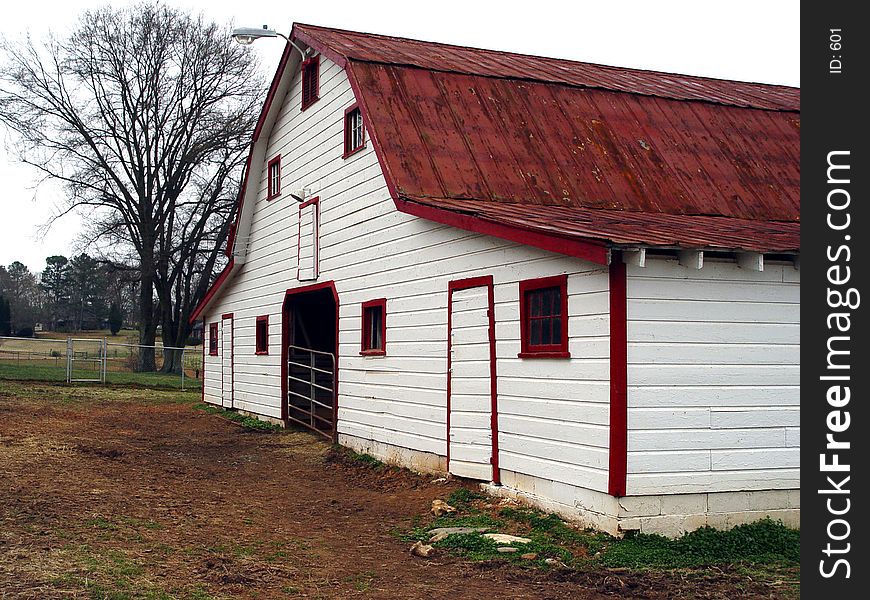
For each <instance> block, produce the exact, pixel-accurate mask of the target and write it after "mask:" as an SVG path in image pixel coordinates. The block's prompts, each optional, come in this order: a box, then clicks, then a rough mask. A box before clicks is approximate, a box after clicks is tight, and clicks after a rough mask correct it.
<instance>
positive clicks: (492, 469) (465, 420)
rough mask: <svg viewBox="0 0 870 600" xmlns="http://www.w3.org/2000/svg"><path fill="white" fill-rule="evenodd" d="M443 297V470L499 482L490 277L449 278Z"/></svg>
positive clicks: (493, 330) (493, 328)
mask: <svg viewBox="0 0 870 600" xmlns="http://www.w3.org/2000/svg"><path fill="white" fill-rule="evenodd" d="M448 294H449V295H448V300H447V313H448V314H447V329H448V332H447V335H448V353H447V468H448V470H449V471H450V473H452V474H454V475H459V476H460V477H469V478H472V479H481V480H484V481H493V482H494V483H499V473H498V410H497V405H496V398H497V394H496V372H495V313H494V306H493V289H492V277H491V276H490V277H475V278H472V279H463V280H459V281H452V282H450V284H449V288H448Z"/></svg>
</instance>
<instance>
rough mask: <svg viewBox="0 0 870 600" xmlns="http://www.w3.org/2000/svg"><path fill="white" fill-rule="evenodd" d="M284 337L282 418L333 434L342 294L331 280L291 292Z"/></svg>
mask: <svg viewBox="0 0 870 600" xmlns="http://www.w3.org/2000/svg"><path fill="white" fill-rule="evenodd" d="M282 339H283V347H282V355H283V356H282V359H283V366H282V369H283V381H282V391H283V397H284V402H283V404H284V405H283V407H282V411H281V413H282V417H283V418H284V419H287V420H288V421H291V422H293V423H296V424H299V425H303V426H305V427H308V428H309V429H312V430H314V431H316V432H317V433H320V434H322V435H324V436H326V437H329V438H331V439H334V438H335V434H336V431H335V425H336V413H337V409H338V295H337V294H336V292H335V287H334V286H333V285H332V283H331V282H329V283H323V284H314V285H309V286H304V287H301V288H296V289H292V290H288V291H287V295H286V296H285V298H284V311H283V334H282Z"/></svg>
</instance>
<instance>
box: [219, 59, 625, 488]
mask: <svg viewBox="0 0 870 600" xmlns="http://www.w3.org/2000/svg"><path fill="white" fill-rule="evenodd" d="M320 89H321V99H320V100H319V101H318V102H316V103H315V104H313V105H312V106H311V107H310V108H309V109H307V110H306V111H304V112H300V111H299V102H300V82H299V75H298V73H297V74H296V76H295V80H294V82H293V85H292V86H291V89H290V92H289V93H288V97H287V99H286V101H285V104H284V106H283V107H282V109H281V112H280V115H279V116H278V119H277V121H276V125H275V127H274V129H273V131H272V132H271V135H270V139H269V147H268V149H267V151H266V153H265V155H266V157H267V158H266V160H268V158H269V157H272V156H275V155H276V154H278V153H280V154H281V155H282V186H281V187H282V190H285V193H284V194H282V196H280V197H279V198H277V199H275V200H271V201H266V200H265V197H266V193H267V179H266V176H267V173H266V162H265V161H264V163H263V165H261V167H262V168H261V172H260V173H259V182H258V185H259V195H258V200H257V204H256V206H255V209H254V214H253V218H252V227H251V231H250V242H249V248H250V249H249V251H248V255H247V260H246V262H245V264H244V265H243V267H242V268H241V270H240V272H239V273H238V275H237V276H236V277H235V278H234V279H233V280H232V281H231V282H229V283H228V284H227V286H226V288H225V289H224V290H223V291H222V292H221V295H220V297H219V299H218V300H217V301H216V303H215V304H214V306H213V307H212V308H211V309H210V311H209V312H210V314H209V315H208V317H207V321H211V320H213V319H215V318H217V319H219V318H220V314H221V313H224V312H233V313H234V315H235V323H234V324H235V370H236V375H235V405H236V407H238V408H241V409H244V410H249V411H252V412H256V413H259V414H264V415H268V416H273V417H277V416H279V415H280V402H281V399H280V381H279V377H280V354H281V352H280V348H279V347H278V346H277V345H276V344H277V343H278V340H280V335H281V318H282V317H281V304H282V302H283V299H284V293H285V291H286V290H287V289H288V288H291V287H294V286H297V285H301V283H298V282H297V280H296V278H297V273H296V268H297V261H298V257H297V252H296V249H297V232H298V205H297V204H296V202H294V201H293V200H292V199H290V198H289V197H288V195H287V193H286V190H296V189H301V188H303V187H304V188H309V189H310V190H311V195H312V196H319V197H320V262H319V264H320V277H319V281H329V280H333V281H334V282H335V285H336V288H337V291H338V294H339V300H340V309H339V317H340V320H339V328H340V331H339V354H340V359H339V372H340V384H339V390H340V397H339V425H338V430H339V432H341V433H344V434H348V435H352V436H357V437H361V438H364V439H370V440H374V441H377V442H383V443H386V444H392V445H395V446H401V447H405V448H409V449H412V450H419V451H423V452H432V453H436V454H439V455H442V456H444V455H445V454H446V434H447V431H446V430H447V427H446V418H447V414H446V393H447V391H446V384H447V286H448V282H449V281H451V280H454V279H461V278H464V277H473V276H479V275H492V276H493V278H494V282H495V286H494V294H495V319H496V356H497V370H498V375H499V381H498V385H499V397H498V402H499V427H500V430H501V433H500V436H499V446H500V461H501V466H502V467H503V468H505V469H510V470H512V471H515V472H518V473H526V474H529V475H536V476H540V477H545V478H549V479H554V480H556V481H560V482H563V483H567V484H572V485H577V486H581V487H586V488H591V489H596V490H600V491H603V490H606V486H607V470H606V469H607V460H606V457H607V445H608V435H607V425H608V414H609V413H608V402H609V388H608V362H607V361H608V353H609V337H608V336H609V320H608V314H607V313H608V292H607V281H608V278H607V270H606V268H603V267H599V266H595V265H592V264H590V263H586V262H584V261H580V260H577V259H572V258H569V257H565V256H560V255H556V254H552V253H549V252H545V251H543V250H538V249H535V248H529V247H526V246H522V245H519V244H514V243H511V242H506V241H504V240H499V239H496V238H492V237H487V236H482V235H477V234H472V233H468V232H465V231H462V230H458V229H454V228H451V227H447V226H444V225H439V224H436V223H432V222H428V221H424V220H421V219H417V218H415V217H411V216H409V215H406V214H402V213H399V212H398V211H396V210H395V207H394V205H393V202H392V200H391V199H390V197H389V193H388V190H387V188H386V182H385V181H384V178H383V176H382V174H381V170H380V167H379V165H378V161H377V158H376V157H375V154H374V152H373V150H372V147H371V143H370V142H369V143H368V146H367V147H366V148H365V149H364V150H363V151H361V152H359V153H357V154H355V155H353V156H352V157H350V158H348V159H347V160H344V159H342V158H341V156H342V151H343V117H344V109H345V108H346V107H347V106H349V105H350V104H352V103H353V101H354V99H353V93H352V90H351V88H350V85H349V84H348V82H347V79H346V77H345V75H344V73H343V72H342V71H341V69H339V68H338V67H337V66H336V65H334V64H333V63H332V62H330V61H329V60H327V59H325V58H322V59H321V82H320ZM253 175H254V174H253V173H252V178H253V180H254V181H256V179H257V178H255V177H253ZM562 273H567V274H568V295H569V299H568V310H569V349H570V351H571V353H572V357H571V359H558V360H557V359H543V360H542V359H538V360H534V359H519V358H517V353H518V352H519V350H520V329H519V320H518V319H519V303H518V293H519V290H518V282H519V281H520V280H522V279H530V278H537V277H545V276H550V275H557V274H562ZM382 297H386V298H387V299H388V304H387V307H388V311H387V315H386V326H387V338H386V339H387V356H384V357H363V356H360V355H359V348H360V329H361V323H360V315H361V307H360V304H361V303H362V302H364V301H367V300H372V299H375V298H382ZM264 314H268V315H269V328H270V348H269V355H268V356H257V355H255V348H254V343H255V338H254V327H255V321H256V317H257V316H258V315H264ZM214 358H215V357H206V359H207V360H206V363H207V366H206V373H207V375H206V376H207V378H209V377H212V378H213V376H214V374H215V371H214V366H213V364H212V363H213V362H214V361H213V359H214ZM210 386H211V382H210V381H207V382H206V390H207V391H208V390H210V389H211V387H210Z"/></svg>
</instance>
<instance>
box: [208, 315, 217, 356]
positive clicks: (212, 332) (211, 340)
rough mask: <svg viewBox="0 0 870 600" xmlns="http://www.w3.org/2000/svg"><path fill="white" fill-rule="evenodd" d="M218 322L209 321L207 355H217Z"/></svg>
mask: <svg viewBox="0 0 870 600" xmlns="http://www.w3.org/2000/svg"><path fill="white" fill-rule="evenodd" d="M217 335H218V324H217V323H216V322H215V323H209V324H208V355H209V356H217V355H218V338H217Z"/></svg>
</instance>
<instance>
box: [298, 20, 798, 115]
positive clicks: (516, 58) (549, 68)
mask: <svg viewBox="0 0 870 600" xmlns="http://www.w3.org/2000/svg"><path fill="white" fill-rule="evenodd" d="M293 34H294V35H299V34H302V35H303V36H311V37H314V38H316V39H317V40H318V41H319V42H320V43H321V44H323V45H325V46H326V47H328V48H329V49H330V50H331V51H332V52H333V53H336V54H339V55H341V56H343V57H346V58H347V59H350V60H355V61H365V62H377V63H384V64H391V65H408V66H415V67H419V68H422V69H428V70H433V71H452V72H456V73H465V74H472V75H480V76H485V77H501V78H514V79H530V80H535V81H544V82H551V83H562V84H566V85H574V86H581V87H592V88H601V89H608V90H613V91H620V92H628V93H632V94H644V95H648V96H660V97H664V98H673V99H678V100H700V101H706V102H714V103H717V104H729V105H735V106H750V107H755V108H763V109H769V110H795V111H796V110H800V90H799V89H796V88H792V87H787V86H777V85H760V84H755V83H747V82H743V81H728V80H723V79H712V78H709V77H695V76H690V75H679V74H676V73H663V72H659V71H644V70H640V69H626V68H622V67H613V66H608V65H597V64H591V63H584V62H577V61H570V60H562V59H556V58H547V57H541V56H529V55H525V54H516V53H513V52H499V51H495V50H483V49H480V48H468V47H464V46H453V45H449V44H437V43H434V42H424V41H420V40H410V39H407V38H399V37H392V36H386V35H376V34H370V33H359V32H355V31H344V30H341V29H331V28H327V27H317V26H315V25H305V24H301V23H297V24H296V25H294V28H293Z"/></svg>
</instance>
